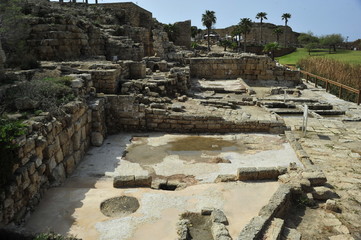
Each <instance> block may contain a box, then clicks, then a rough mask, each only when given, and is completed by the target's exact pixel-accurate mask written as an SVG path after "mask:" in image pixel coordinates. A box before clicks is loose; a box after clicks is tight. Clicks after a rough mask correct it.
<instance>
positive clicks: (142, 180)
mask: <svg viewBox="0 0 361 240" xmlns="http://www.w3.org/2000/svg"><path fill="white" fill-rule="evenodd" d="M151 185H152V177H151V176H135V178H134V186H135V187H151Z"/></svg>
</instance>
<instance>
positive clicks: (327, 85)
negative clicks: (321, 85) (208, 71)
mask: <svg viewBox="0 0 361 240" xmlns="http://www.w3.org/2000/svg"><path fill="white" fill-rule="evenodd" d="M329 87H330V86H329V83H328V81H326V92H328V89H329Z"/></svg>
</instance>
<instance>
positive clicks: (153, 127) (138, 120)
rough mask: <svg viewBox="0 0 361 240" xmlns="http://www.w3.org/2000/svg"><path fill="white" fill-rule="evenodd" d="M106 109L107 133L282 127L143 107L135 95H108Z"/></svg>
mask: <svg viewBox="0 0 361 240" xmlns="http://www.w3.org/2000/svg"><path fill="white" fill-rule="evenodd" d="M106 99H107V104H106V108H105V112H106V116H107V119H106V123H107V129H108V130H109V133H111V134H116V133H119V132H122V131H155V132H159V131H160V132H172V133H228V132H233V133H234V132H270V133H282V132H283V131H284V130H285V125H284V122H283V121H282V120H279V119H277V118H274V119H273V120H269V121H258V120H254V121H252V120H248V121H237V120H234V119H233V120H231V119H226V118H224V117H222V116H215V115H214V114H212V113H200V114H196V115H195V114H193V113H187V112H176V111H172V110H170V109H169V108H168V107H167V105H165V104H157V103H154V104H150V105H145V104H142V103H141V102H140V100H141V99H138V98H137V96H136V95H108V96H106Z"/></svg>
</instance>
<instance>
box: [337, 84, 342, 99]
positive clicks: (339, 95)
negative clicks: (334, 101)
mask: <svg viewBox="0 0 361 240" xmlns="http://www.w3.org/2000/svg"><path fill="white" fill-rule="evenodd" d="M341 96H342V85H341V84H340V90H339V91H338V98H339V99H341Z"/></svg>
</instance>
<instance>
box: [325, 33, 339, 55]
mask: <svg viewBox="0 0 361 240" xmlns="http://www.w3.org/2000/svg"><path fill="white" fill-rule="evenodd" d="M343 41H344V38H343V37H342V36H341V34H329V35H326V36H322V37H321V38H320V43H321V45H323V46H325V47H328V48H329V53H331V49H333V51H334V52H336V46H337V45H339V44H341V43H343Z"/></svg>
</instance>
